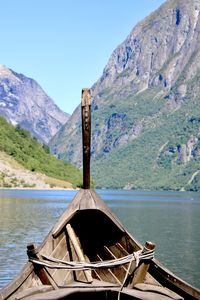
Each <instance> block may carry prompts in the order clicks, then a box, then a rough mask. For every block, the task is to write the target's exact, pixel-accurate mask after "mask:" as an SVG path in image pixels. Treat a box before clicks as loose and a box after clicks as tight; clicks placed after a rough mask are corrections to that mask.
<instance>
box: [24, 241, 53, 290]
mask: <svg viewBox="0 0 200 300" xmlns="http://www.w3.org/2000/svg"><path fill="white" fill-rule="evenodd" d="M27 255H28V257H29V258H36V259H40V258H41V257H40V255H39V254H38V250H37V248H36V246H35V245H34V244H29V245H28V246H27ZM34 270H35V273H36V274H37V276H38V277H39V279H40V280H41V282H42V284H44V285H52V287H53V288H54V289H58V287H57V285H56V284H55V282H54V280H53V279H52V278H51V276H50V275H49V274H48V272H47V270H46V269H45V267H43V266H39V265H34Z"/></svg>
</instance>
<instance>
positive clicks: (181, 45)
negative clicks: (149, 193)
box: [51, 0, 200, 189]
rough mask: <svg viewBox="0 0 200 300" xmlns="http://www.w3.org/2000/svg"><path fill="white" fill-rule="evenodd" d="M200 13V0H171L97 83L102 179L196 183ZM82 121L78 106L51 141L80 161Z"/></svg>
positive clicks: (144, 184)
mask: <svg viewBox="0 0 200 300" xmlns="http://www.w3.org/2000/svg"><path fill="white" fill-rule="evenodd" d="M199 13H200V0H168V1H166V2H165V3H164V4H163V5H162V6H161V7H160V8H159V9H158V10H156V11H155V12H153V13H152V14H151V15H149V16H148V17H146V18H145V19H144V20H143V21H141V22H140V23H139V24H138V25H137V26H136V27H134V28H133V30H132V31H131V33H130V34H129V35H128V37H127V38H126V39H125V41H124V42H123V43H122V44H121V45H119V46H118V47H117V48H116V49H115V50H114V52H113V53H112V55H111V57H110V59H109V61H108V63H107V65H106V67H105V68H104V71H103V74H102V76H101V78H100V79H99V80H98V81H97V82H96V83H95V84H94V85H93V87H92V96H93V103H92V110H93V112H92V117H93V124H92V125H93V126H92V131H93V134H92V162H93V176H94V179H95V180H96V182H97V185H99V186H104V187H125V186H129V187H130V186H131V187H132V188H172V189H173V188H177V189H179V188H182V185H184V186H185V187H186V188H188V189H189V187H187V182H188V179H189V177H190V178H191V176H192V172H193V169H194V170H195V168H196V167H197V164H195V161H197V160H198V159H199V156H198V153H199V151H198V147H199V142H198V141H199V132H200V131H199V127H200V122H199V114H200V109H199V101H200V100H199V94H200V72H199V70H200V14H199ZM80 127H81V125H80V109H79V108H77V109H76V111H75V112H74V113H73V115H72V116H71V118H70V120H69V122H68V123H67V124H66V126H65V127H64V128H62V130H61V131H60V132H58V134H57V135H56V136H55V137H54V139H53V140H52V141H51V148H52V151H53V152H54V153H55V154H57V155H58V156H59V157H63V158H65V159H66V160H69V161H73V162H74V163H76V164H77V165H78V166H81V138H80V134H81V128H80ZM67 137H68V140H70V143H66V138H67ZM163 145H165V146H164V147H163ZM162 147H163V148H162ZM194 147H195V149H196V150H195V151H193V150H192V148H194ZM171 149H178V150H177V151H175V152H174V153H172V152H171V151H172V150H171ZM168 154H169V155H168ZM127 161H129V163H127ZM190 163H192V167H191V166H190V167H189V164H190ZM144 168H145V172H144ZM186 168H187V170H186ZM119 169H120V172H119ZM169 174H171V179H170V180H169V177H170V175H169ZM184 174H186V175H184ZM176 176H177V177H178V178H181V179H180V180H179V179H178V180H177V179H176ZM108 177H109V180H108V179H107V178H108ZM175 181H176V184H177V186H176V184H173V182H175ZM179 181H180V182H179Z"/></svg>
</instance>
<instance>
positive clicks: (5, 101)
mask: <svg viewBox="0 0 200 300" xmlns="http://www.w3.org/2000/svg"><path fill="white" fill-rule="evenodd" d="M0 115H2V116H4V117H5V118H6V119H7V120H8V121H9V122H11V123H12V124H13V125H16V124H19V125H20V126H21V127H23V128H25V129H28V130H29V131H31V132H32V134H33V136H35V137H36V138H37V139H39V140H40V141H42V142H43V143H48V142H49V140H50V139H51V138H52V136H53V135H55V134H56V132H57V131H58V130H59V129H60V128H61V126H62V125H63V124H65V123H66V121H67V120H68V118H69V115H68V114H66V113H64V112H62V111H61V110H60V109H59V108H58V107H57V106H56V104H55V103H54V102H53V100H52V99H51V98H50V97H48V96H47V95H46V94H45V92H44V91H43V90H42V88H41V87H40V86H39V85H38V83H37V82H36V81H35V80H33V79H31V78H28V77H26V76H24V75H22V74H18V73H16V72H14V71H12V70H11V69H8V68H6V67H5V66H3V65H0Z"/></svg>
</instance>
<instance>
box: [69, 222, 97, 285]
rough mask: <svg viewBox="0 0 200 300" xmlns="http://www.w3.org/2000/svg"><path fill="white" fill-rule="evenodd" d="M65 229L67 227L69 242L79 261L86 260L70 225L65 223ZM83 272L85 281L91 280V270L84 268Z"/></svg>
mask: <svg viewBox="0 0 200 300" xmlns="http://www.w3.org/2000/svg"><path fill="white" fill-rule="evenodd" d="M66 229H67V233H68V235H69V238H70V240H71V242H72V244H73V247H74V249H75V252H76V254H77V256H78V259H79V261H82V262H86V259H85V257H84V254H83V251H82V249H81V247H80V245H79V241H78V239H77V237H76V234H75V232H74V230H73V228H72V227H71V225H70V224H67V226H66ZM83 272H84V274H85V277H86V279H87V281H88V282H92V281H93V279H92V275H91V271H90V270H86V271H85V270H84V271H83Z"/></svg>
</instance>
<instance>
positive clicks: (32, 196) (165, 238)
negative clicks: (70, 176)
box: [0, 190, 200, 288]
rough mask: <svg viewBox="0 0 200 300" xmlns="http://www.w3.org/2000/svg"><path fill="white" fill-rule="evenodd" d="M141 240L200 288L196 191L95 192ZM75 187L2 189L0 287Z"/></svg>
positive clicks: (199, 206)
mask: <svg viewBox="0 0 200 300" xmlns="http://www.w3.org/2000/svg"><path fill="white" fill-rule="evenodd" d="M98 193H99V194H100V195H101V197H102V198H103V200H104V201H105V202H106V203H107V205H108V206H109V207H111V209H112V210H113V212H114V213H115V214H116V215H117V216H118V217H119V218H120V220H121V221H122V223H123V224H124V225H125V227H126V228H127V229H128V231H129V232H130V233H132V234H133V235H134V236H135V237H136V238H137V239H138V240H139V241H140V242H141V243H144V242H145V241H146V240H152V241H154V242H155V243H156V245H157V248H156V257H157V258H158V259H159V260H161V261H162V263H163V264H164V265H165V266H166V267H168V268H169V269H170V270H171V271H173V272H175V273H176V274H177V275H179V276H180V277H181V278H183V279H185V280H186V281H188V282H190V283H191V284H193V285H195V286H196V287H199V288H200V279H199V278H200V255H199V249H200V233H199V231H200V193H186V192H136V191H122V190H120V191H113V190H102V191H98ZM75 194H76V192H75V191H31V190H17V191H13V190H0V287H2V286H4V285H5V284H7V283H8V282H9V281H10V280H11V279H13V277H14V276H15V275H16V274H17V273H18V272H19V270H20V269H21V268H22V266H23V265H24V262H25V261H26V245H27V244H29V243H31V242H36V243H38V244H39V243H40V242H41V241H42V240H43V239H44V237H45V236H46V235H47V233H48V232H49V230H50V229H51V227H52V226H53V224H54V223H55V222H56V220H57V219H58V217H59V216H60V214H61V213H62V212H63V210H64V209H65V208H66V207H67V205H68V203H69V202H70V200H71V199H72V197H73V196H74V195H75Z"/></svg>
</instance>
